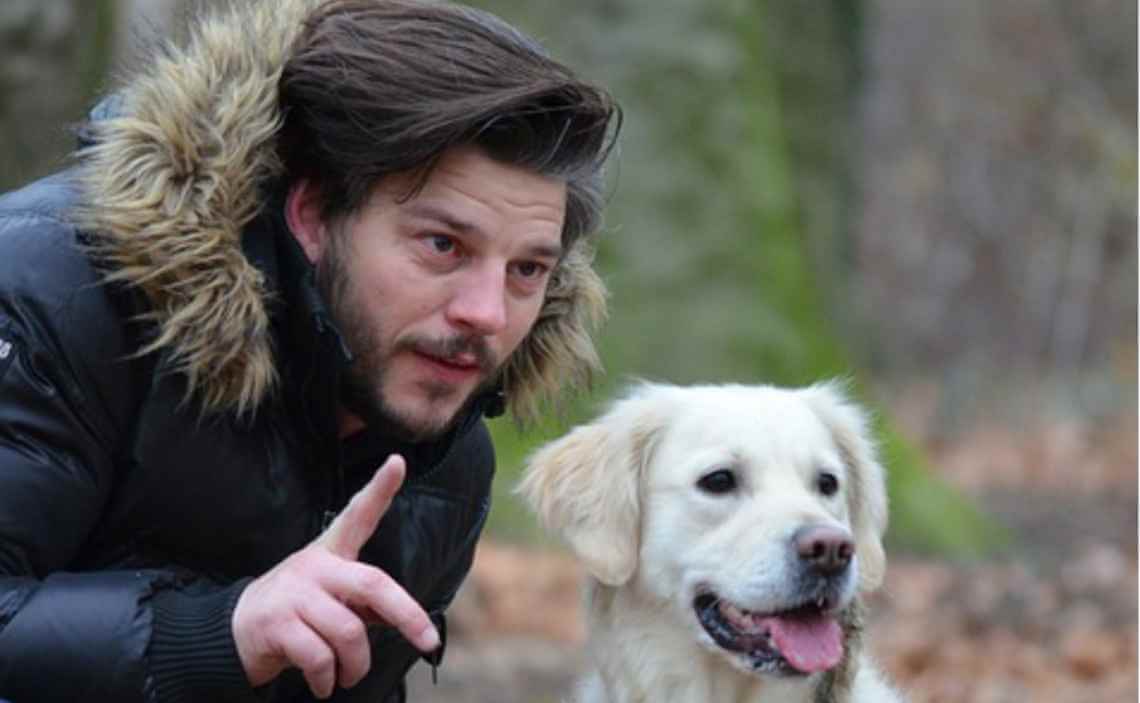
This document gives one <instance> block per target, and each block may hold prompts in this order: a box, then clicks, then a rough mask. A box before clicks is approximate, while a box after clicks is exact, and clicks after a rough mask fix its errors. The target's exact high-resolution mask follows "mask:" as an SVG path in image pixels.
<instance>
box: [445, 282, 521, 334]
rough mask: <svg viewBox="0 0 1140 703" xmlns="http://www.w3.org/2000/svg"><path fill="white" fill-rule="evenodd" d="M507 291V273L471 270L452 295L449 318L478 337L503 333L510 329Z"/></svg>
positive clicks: (448, 311)
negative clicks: (479, 335)
mask: <svg viewBox="0 0 1140 703" xmlns="http://www.w3.org/2000/svg"><path fill="white" fill-rule="evenodd" d="M506 292H507V291H506V272H505V271H501V270H500V271H496V270H491V269H490V268H487V269H482V270H474V271H471V272H470V274H469V275H468V276H466V277H464V279H463V280H462V281H461V282H460V285H459V286H458V287H457V288H456V290H455V292H454V294H453V295H452V299H451V302H450V304H449V305H448V308H447V316H448V319H449V321H450V322H451V323H452V324H454V325H457V326H460V327H463V328H466V329H467V330H469V331H471V332H474V333H475V334H481V335H491V334H496V333H498V332H501V331H503V329H505V328H506V326H507V303H506Z"/></svg>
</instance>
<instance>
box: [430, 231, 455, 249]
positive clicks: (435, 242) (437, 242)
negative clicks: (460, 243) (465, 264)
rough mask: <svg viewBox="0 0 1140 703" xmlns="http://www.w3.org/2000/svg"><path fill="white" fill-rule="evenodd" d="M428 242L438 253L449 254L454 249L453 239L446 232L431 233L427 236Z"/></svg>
mask: <svg viewBox="0 0 1140 703" xmlns="http://www.w3.org/2000/svg"><path fill="white" fill-rule="evenodd" d="M428 244H430V245H431V248H432V249H434V250H435V251H437V252H439V253H440V254H450V253H451V252H453V251H455V240H454V239H452V238H451V237H449V236H447V235H446V234H433V235H430V236H429V237H428Z"/></svg>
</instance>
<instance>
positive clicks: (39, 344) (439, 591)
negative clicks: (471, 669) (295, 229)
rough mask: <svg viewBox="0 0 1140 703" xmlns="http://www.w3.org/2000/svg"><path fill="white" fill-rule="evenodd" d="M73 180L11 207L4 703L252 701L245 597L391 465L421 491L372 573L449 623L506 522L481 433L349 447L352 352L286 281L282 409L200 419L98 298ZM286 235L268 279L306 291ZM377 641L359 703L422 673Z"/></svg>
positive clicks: (38, 187) (6, 288)
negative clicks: (340, 402)
mask: <svg viewBox="0 0 1140 703" xmlns="http://www.w3.org/2000/svg"><path fill="white" fill-rule="evenodd" d="M70 177H71V176H70V175H68V174H64V175H62V176H59V177H56V178H54V179H51V180H48V181H44V182H40V183H37V184H34V185H32V186H30V187H28V188H25V189H24V190H22V191H19V192H16V193H12V194H9V195H7V196H5V197H2V198H0V252H3V254H4V255H3V256H0V357H2V358H3V360H2V361H0V695H2V696H6V697H8V698H10V699H12V700H13V701H15V702H16V703H22V702H23V701H57V700H58V701H76V700H83V701H99V700H107V701H132V700H140V701H141V700H167V699H171V700H172V699H173V696H175V695H176V694H184V695H188V696H189V695H190V694H191V693H193V694H194V697H193V698H192V699H194V700H198V699H200V700H226V699H228V698H230V697H234V698H240V697H241V695H242V694H243V693H248V685H247V684H246V683H245V681H244V674H243V672H242V670H241V668H240V664H239V662H238V661H237V658H236V653H235V652H234V650H233V642H232V635H231V634H230V629H229V625H230V617H231V613H232V608H233V605H234V602H235V600H236V598H237V596H238V595H239V594H240V592H241V589H242V588H243V587H244V586H245V585H246V584H247V583H248V581H249V579H250V578H251V577H254V576H256V575H258V574H260V573H262V572H264V571H266V570H268V569H269V568H270V567H271V566H273V565H274V564H275V563H277V562H278V561H280V560H281V559H283V558H284V557H286V556H287V555H289V554H290V553H292V552H294V551H296V550H297V549H300V548H301V547H303V546H305V544H307V543H308V542H309V541H311V540H312V539H313V538H314V537H315V536H316V535H317V534H318V533H319V531H320V529H321V527H322V521H323V519H324V518H325V516H326V515H327V514H329V513H331V512H335V511H337V510H339V509H340V508H341V507H342V506H343V505H344V503H345V501H346V498H347V496H349V495H351V494H352V493H354V492H355V491H356V490H357V489H358V488H359V487H360V486H362V485H363V484H364V483H365V482H366V481H367V479H368V478H370V477H371V475H372V473H373V472H374V471H375V470H376V468H377V467H379V465H380V464H381V463H382V462H383V460H384V458H385V457H386V456H387V455H388V454H389V453H392V452H399V453H402V454H404V455H405V457H406V458H407V459H408V467H409V468H408V478H407V481H406V483H405V485H404V487H403V488H402V490H401V491H400V493H399V494H398V495H397V497H396V499H395V501H394V503H393V505H392V507H391V509H390V510H389V512H388V514H387V515H386V516H385V518H384V519H383V521H382V522H381V525H380V527H379V528H378V530H377V533H376V535H375V536H374V537H373V539H372V540H371V541H370V542H369V543H368V545H367V546H366V547H365V549H364V551H363V553H362V555H361V557H362V559H364V560H366V561H368V562H371V563H374V564H376V565H378V566H380V567H381V568H383V569H384V570H385V571H386V572H388V573H389V574H391V575H393V576H394V577H396V578H397V579H398V580H399V581H400V582H401V583H402V584H404V586H405V587H406V588H408V589H409V591H410V592H411V593H412V594H413V595H414V596H415V597H416V598H417V599H418V600H419V601H420V603H421V604H422V605H423V606H424V607H425V608H426V609H427V610H428V611H429V612H431V613H433V614H434V615H437V616H438V615H439V614H441V613H442V612H443V609H444V608H445V607H446V606H447V605H448V603H449V602H450V600H451V598H452V596H453V595H454V592H455V590H456V588H457V587H458V585H459V583H460V581H461V580H462V578H463V576H464V575H465V574H466V572H467V570H468V568H469V566H470V564H471V560H472V557H473V553H474V547H475V542H476V539H477V537H478V534H479V530H480V528H481V526H482V524H483V521H484V519H485V517H486V515H487V511H488V509H489V489H490V481H491V475H492V471H493V464H494V457H493V453H492V449H491V446H490V442H489V440H488V436H487V432H486V429H485V427H484V426H483V424H482V423H481V422H479V421H478V418H477V414H476V413H475V412H473V413H472V414H471V415H470V416H469V417H468V418H466V420H465V421H464V422H463V423H462V424H461V425H460V426H459V428H458V429H457V430H456V431H454V432H453V433H452V434H451V435H450V436H448V437H446V438H445V439H443V440H442V441H440V442H436V443H433V444H429V445H419V446H407V445H403V444H400V443H398V442H395V441H393V440H390V439H386V438H385V437H383V436H381V435H379V434H377V433H363V434H361V435H359V436H356V437H353V438H350V439H349V440H348V441H347V442H345V443H344V444H343V445H342V444H341V443H339V442H338V441H336V431H335V427H334V426H333V425H332V424H331V422H332V420H333V418H335V417H336V415H335V412H334V405H333V403H334V401H335V396H334V395H333V393H332V390H333V389H335V388H336V387H337V386H336V370H337V368H338V366H339V365H340V363H341V360H340V359H339V358H338V357H339V355H340V353H341V352H340V345H339V342H338V338H337V336H336V332H335V330H334V329H333V328H331V327H330V326H329V325H328V323H327V320H325V319H324V318H323V312H322V310H321V309H320V306H319V303H317V299H316V297H315V296H305V295H304V294H303V291H304V289H303V287H302V286H281V287H277V286H275V285H273V284H272V280H273V279H272V278H267V285H269V286H270V290H274V291H277V292H278V293H279V299H280V300H281V301H282V302H283V303H285V304H284V305H282V306H281V307H280V312H281V315H280V319H274V320H273V329H274V332H275V334H274V339H275V340H276V341H277V343H278V345H279V348H280V349H281V350H282V351H283V352H284V353H283V354H281V356H282V358H283V359H284V360H286V361H287V363H283V364H282V369H281V372H282V384H281V386H280V387H281V388H282V392H281V393H279V394H276V395H274V396H273V397H271V398H270V399H268V400H266V401H265V402H263V403H262V404H261V406H260V407H259V408H258V410H257V412H256V413H251V414H250V415H249V416H248V417H239V416H235V415H234V414H232V413H230V414H203V413H202V412H201V409H200V408H199V407H197V406H196V405H194V404H193V403H188V402H187V398H186V390H187V389H186V377H185V376H184V375H180V374H174V373H169V372H165V371H164V368H163V366H164V359H165V356H164V355H163V354H162V353H155V354H151V355H147V356H144V357H141V358H135V359H131V354H132V353H133V352H134V351H135V350H137V349H138V348H139V347H140V341H141V339H142V335H145V334H146V325H144V324H132V323H130V322H129V320H131V319H132V318H133V317H134V315H133V314H132V313H133V312H134V311H135V310H136V307H137V305H138V304H139V301H138V300H137V296H134V295H132V293H131V292H130V291H129V290H127V289H122V288H119V287H116V286H113V285H101V284H100V283H99V281H98V279H97V275H96V273H95V271H94V270H93V269H92V267H91V265H90V263H89V261H88V260H87V258H86V257H85V256H84V254H83V253H81V251H80V249H79V247H78V246H77V244H78V242H77V239H76V233H75V230H74V229H73V228H72V227H70V226H69V225H68V224H66V223H65V222H63V221H62V220H61V213H65V212H67V211H68V209H69V204H70V200H71V198H73V197H74V196H73V194H74V184H72V183H69V182H68V181H69V178H70ZM274 224H275V223H274V218H272V217H268V216H266V217H263V218H260V219H259V220H257V221H255V222H254V223H253V225H251V226H250V227H249V229H248V234H247V241H248V242H255V243H256V245H255V246H254V247H251V248H255V249H257V250H258V251H256V253H254V252H251V253H250V255H251V257H254V258H256V259H257V260H258V261H259V263H260V264H261V266H263V270H265V271H270V272H275V273H276V275H277V277H278V278H279V279H280V280H281V281H289V280H294V281H305V280H306V277H305V276H304V275H297V274H298V273H302V274H303V271H304V269H303V268H300V267H303V266H304V264H302V263H301V262H300V261H299V260H298V259H299V257H298V256H295V255H294V253H293V251H294V250H292V249H291V248H289V247H286V246H282V245H283V244H287V242H288V240H285V239H283V238H281V237H280V233H279V232H277V231H276V229H275V226H274ZM306 298H307V299H308V301H309V305H306V303H305V300H306ZM437 619H438V618H437ZM372 634H373V635H374V647H375V650H376V651H375V654H374V655H373V662H374V666H373V671H372V673H371V674H370V675H369V677H368V678H367V679H366V680H365V682H363V683H362V684H360V685H359V686H357V687H356V688H354V689H353V690H352V691H351V693H350V694H343V695H342V698H343V700H370V701H375V700H383V696H384V695H385V694H386V693H388V692H390V691H392V690H393V688H394V687H395V686H396V684H397V682H399V681H400V680H401V679H402V677H403V674H404V672H405V670H406V669H407V668H408V667H409V666H410V665H411V664H412V663H413V661H414V660H415V657H416V653H415V651H414V650H413V649H412V648H411V646H410V645H408V644H407V643H406V642H404V640H403V639H402V638H400V637H399V636H398V634H397V633H395V632H394V631H383V630H377V631H376V632H374V633H372ZM279 689H280V690H278V691H276V692H275V693H276V694H277V695H276V696H274V697H273V699H274V700H294V699H296V698H297V697H298V696H300V697H302V698H304V696H305V693H304V692H305V688H304V685H303V682H301V681H300V680H299V679H295V680H292V681H289V680H285V681H282V683H281V685H280V686H279Z"/></svg>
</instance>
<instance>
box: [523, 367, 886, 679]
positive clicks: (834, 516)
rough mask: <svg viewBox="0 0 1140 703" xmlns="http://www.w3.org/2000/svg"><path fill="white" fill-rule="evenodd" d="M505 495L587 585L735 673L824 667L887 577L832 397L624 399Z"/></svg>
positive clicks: (865, 440) (760, 390) (867, 484)
mask: <svg viewBox="0 0 1140 703" xmlns="http://www.w3.org/2000/svg"><path fill="white" fill-rule="evenodd" d="M519 492H520V493H521V494H522V495H523V496H524V498H525V499H526V500H527V502H528V503H529V505H530V506H531V508H532V509H533V510H534V511H535V512H536V513H537V514H538V516H539V518H540V520H541V521H542V522H543V524H544V525H545V526H546V527H547V528H548V529H550V530H553V531H555V532H558V533H560V534H561V535H563V537H564V538H565V539H566V540H567V542H568V543H569V545H570V547H571V548H572V549H573V550H574V552H575V553H576V554H577V556H578V557H579V558H580V559H581V561H582V563H583V564H584V566H585V568H586V570H587V571H588V573H589V574H590V575H591V576H592V577H593V578H595V579H596V580H597V581H599V582H601V583H602V584H606V585H608V586H611V587H618V588H627V589H633V590H634V591H636V592H638V593H639V594H641V596H643V597H644V598H646V599H650V600H653V601H655V602H657V603H658V604H659V605H664V606H665V608H666V611H665V612H663V613H662V615H663V616H666V613H671V615H672V617H674V618H676V619H677V620H678V621H679V622H681V623H683V624H684V626H686V627H691V628H692V631H693V632H694V633H695V636H696V638H697V640H698V641H700V642H701V643H702V644H703V645H704V646H706V647H707V648H708V649H710V650H712V651H716V652H718V653H720V654H722V655H724V656H726V657H727V658H728V660H729V661H730V662H731V663H732V664H734V665H735V666H737V667H738V668H741V669H744V670H748V671H761V672H769V673H776V674H800V673H811V672H814V671H822V670H825V669H829V668H831V667H834V666H835V665H836V664H837V663H838V662H839V661H840V659H841V658H842V654H843V652H842V637H843V636H842V633H841V632H840V621H841V620H842V619H843V615H844V612H845V611H846V609H848V608H849V607H850V606H851V604H852V601H853V599H854V598H855V596H856V595H857V594H858V593H859V592H860V591H868V590H871V589H874V588H875V587H877V586H878V585H879V583H880V582H881V580H882V578H883V572H884V569H885V565H886V563H885V556H884V553H883V547H882V542H881V538H882V535H883V532H884V530H885V528H886V515H887V509H886V493H885V488H884V482H883V470H882V468H881V467H880V465H879V463H878V462H877V460H876V458H875V453H874V450H873V446H872V443H871V441H870V439H869V431H868V423H867V419H866V416H865V414H864V412H863V411H862V410H860V409H859V408H858V407H857V406H855V405H854V404H853V403H851V402H850V401H849V400H848V399H847V398H846V397H845V395H844V394H843V393H842V391H841V390H840V389H839V387H838V386H837V385H835V384H820V385H815V386H811V387H808V388H803V389H781V388H774V387H770V386H740V385H726V386H693V387H684V388H683V387H676V386H667V385H657V384H645V385H642V386H638V387H636V388H635V389H634V390H633V391H632V392H631V393H630V394H629V395H628V396H627V397H626V398H625V399H623V400H620V401H618V402H617V403H616V404H615V405H614V406H613V407H612V408H611V409H610V411H609V412H608V413H606V414H605V415H603V416H602V417H600V418H599V419H597V420H595V421H594V422H592V423H590V424H588V425H584V426H581V427H578V428H576V429H575V430H573V431H572V432H571V433H569V434H568V435H566V436H565V437H563V438H562V439H559V440H557V441H554V442H552V443H550V444H548V445H546V446H544V447H542V448H541V449H539V450H538V452H536V453H535V454H534V456H533V457H532V458H531V460H530V463H529V466H528V468H527V472H526V475H525V476H524V478H523V481H522V483H521V484H520V486H519ZM837 649H838V651H837Z"/></svg>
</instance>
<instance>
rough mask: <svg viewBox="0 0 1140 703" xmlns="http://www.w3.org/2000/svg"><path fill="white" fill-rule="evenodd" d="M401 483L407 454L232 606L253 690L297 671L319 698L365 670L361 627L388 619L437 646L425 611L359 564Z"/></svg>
mask: <svg viewBox="0 0 1140 703" xmlns="http://www.w3.org/2000/svg"><path fill="white" fill-rule="evenodd" d="M403 480H404V460H403V458H401V457H400V456H398V455H392V456H390V457H388V460H387V461H385V462H384V465H383V466H381V467H380V470H379V471H377V472H376V475H375V476H373V477H372V480H371V481H369V482H368V484H367V485H365V486H364V488H361V489H360V491H359V492H357V494H356V495H354V496H353V497H352V500H351V501H349V503H348V505H347V506H346V507H345V509H344V510H343V511H341V513H340V515H338V516H337V517H336V519H335V520H333V522H332V524H331V525H329V527H328V529H327V530H325V532H324V533H323V534H321V536H320V537H318V538H317V539H316V540H314V541H313V542H312V543H311V544H309V545H308V546H306V547H305V548H304V549H301V550H300V551H297V552H294V553H293V554H291V555H290V556H289V557H287V558H286V559H285V560H284V561H282V562H281V563H280V564H278V565H277V566H275V567H273V568H272V569H270V570H269V571H268V572H266V573H265V574H263V575H262V576H260V577H259V578H257V579H255V580H254V581H253V582H252V583H251V584H250V585H249V586H248V587H246V589H245V591H243V592H242V594H241V597H240V598H238V602H237V605H236V606H235V607H234V615H233V633H234V643H235V645H236V646H237V651H238V656H239V657H240V658H241V663H242V666H243V667H244V668H245V673H246V676H247V677H248V678H249V681H250V683H251V684H252V685H254V686H261V685H263V684H265V683H268V682H269V681H272V680H273V679H274V678H276V677H277V676H278V675H279V674H280V673H281V672H282V671H283V670H285V669H286V668H289V667H296V668H298V669H300V670H301V671H302V673H303V674H304V676H305V681H306V682H308V684H309V688H310V689H311V690H312V692H313V695H315V696H316V697H317V698H327V697H328V696H330V695H332V692H333V688H334V686H336V685H338V684H339V685H340V686H341V687H342V688H348V687H350V686H353V685H355V684H356V683H358V682H359V681H360V680H361V679H362V678H364V675H365V674H367V673H368V670H369V668H370V667H371V664H372V653H371V650H370V648H369V644H368V635H367V631H366V628H365V625H366V624H368V623H373V622H383V623H387V624H389V625H392V626H393V627H395V628H396V629H398V630H399V631H400V633H401V634H403V636H404V637H405V638H406V639H407V640H408V641H409V642H411V643H412V644H413V645H415V646H416V647H417V648H419V649H420V650H421V651H424V652H431V651H433V650H435V649H436V648H437V647H438V646H439V633H438V632H436V629H435V626H433V625H432V623H431V620H430V619H429V618H428V616H427V613H425V612H424V610H423V608H421V607H420V605H419V604H418V603H417V602H416V601H415V599H413V598H412V597H411V596H410V595H408V593H407V592H406V591H405V590H404V589H403V588H402V587H401V586H400V585H399V584H398V583H396V582H395V581H394V580H393V579H392V578H391V577H390V576H388V574H386V573H384V572H383V571H381V570H380V569H378V568H376V567H374V566H370V565H367V564H361V563H360V562H358V561H357V560H356V559H357V556H358V555H359V554H360V549H361V547H363V546H364V543H365V542H367V541H368V538H369V537H371V536H372V533H373V532H375V530H376V526H377V525H378V524H380V518H382V517H383V516H384V513H385V512H386V511H387V510H388V506H389V505H390V504H391V502H392V497H393V496H394V495H396V491H398V490H399V488H400V484H401V483H402V482H403Z"/></svg>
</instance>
